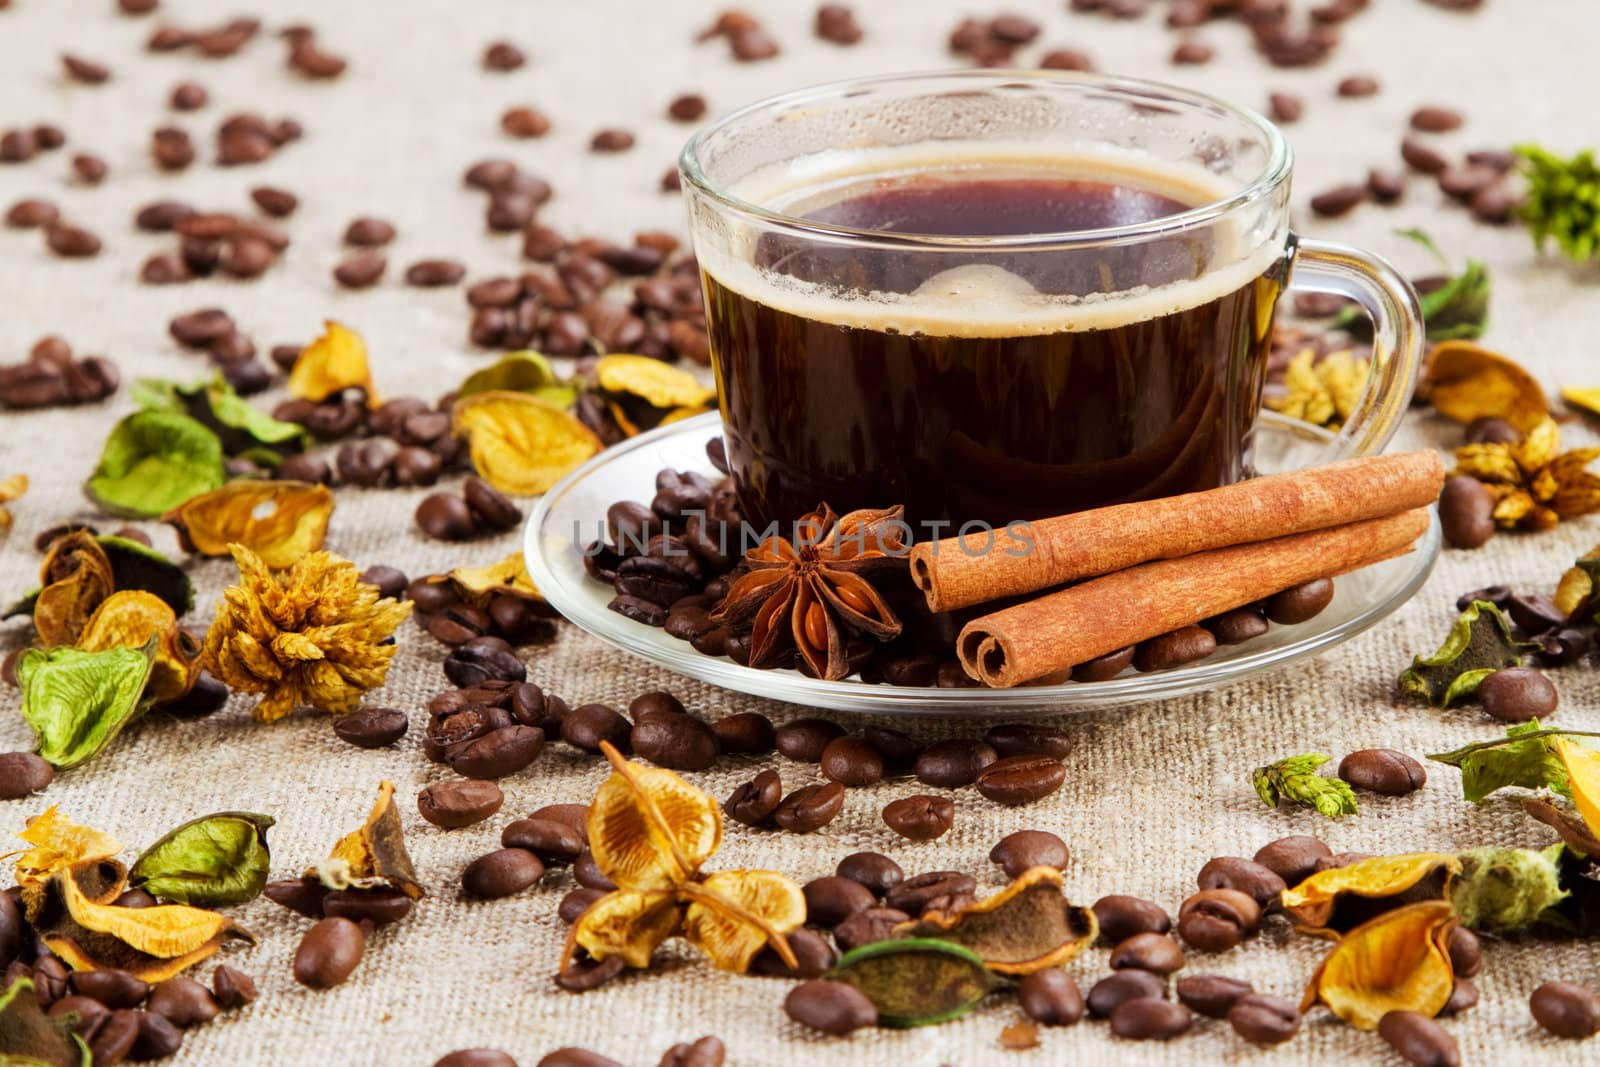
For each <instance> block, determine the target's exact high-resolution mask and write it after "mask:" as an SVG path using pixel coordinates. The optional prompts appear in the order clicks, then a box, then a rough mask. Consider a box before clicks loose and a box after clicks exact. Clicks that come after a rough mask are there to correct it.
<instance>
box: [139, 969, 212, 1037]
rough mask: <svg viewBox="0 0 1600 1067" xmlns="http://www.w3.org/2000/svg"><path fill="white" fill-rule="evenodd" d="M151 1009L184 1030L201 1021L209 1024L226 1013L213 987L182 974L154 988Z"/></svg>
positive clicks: (151, 992)
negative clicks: (215, 995) (212, 991)
mask: <svg viewBox="0 0 1600 1067" xmlns="http://www.w3.org/2000/svg"><path fill="white" fill-rule="evenodd" d="M145 1008H146V1010H147V1011H152V1012H155V1013H156V1014H157V1015H163V1016H165V1017H166V1019H167V1021H168V1022H170V1023H172V1025H174V1026H176V1027H178V1028H179V1029H180V1030H187V1029H188V1028H189V1027H191V1026H194V1025H196V1024H198V1023H208V1022H210V1021H211V1020H212V1019H215V1018H216V1017H217V1016H218V1015H220V1014H222V1009H221V1008H220V1007H219V1006H218V1005H217V1001H216V998H215V997H213V996H212V995H211V990H209V989H207V988H206V987H205V986H203V985H201V984H200V983H199V982H197V981H195V980H194V979H193V978H186V977H183V976H181V975H180V976H178V977H176V978H168V979H167V980H166V981H165V982H162V983H160V984H159V985H157V986H156V987H155V988H154V989H152V990H151V991H150V1000H149V1002H148V1003H147V1004H146V1005H145Z"/></svg>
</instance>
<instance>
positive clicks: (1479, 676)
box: [1400, 600, 1533, 708]
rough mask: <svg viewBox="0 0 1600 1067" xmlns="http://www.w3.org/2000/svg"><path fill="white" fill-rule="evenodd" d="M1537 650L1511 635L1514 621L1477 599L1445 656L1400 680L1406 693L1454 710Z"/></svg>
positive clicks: (1444, 648) (1453, 631) (1418, 662)
mask: <svg viewBox="0 0 1600 1067" xmlns="http://www.w3.org/2000/svg"><path fill="white" fill-rule="evenodd" d="M1532 647H1533V646H1532V645H1530V644H1527V643H1525V642H1522V641H1518V640H1517V639H1516V638H1515V637H1513V636H1512V635H1511V622H1510V620H1508V619H1507V618H1506V617H1505V614H1504V613H1503V612H1501V610H1500V609H1499V608H1497V607H1495V606H1494V605H1493V604H1491V603H1489V602H1488V601H1486V600H1475V601H1473V602H1472V603H1471V604H1469V605H1467V609H1466V610H1465V611H1463V612H1462V613H1461V614H1460V616H1458V617H1457V618H1456V621H1455V623H1454V624H1453V625H1452V626H1451V627H1450V634H1449V636H1448V637H1446V638H1445V640H1444V644H1442V645H1440V646H1439V651H1437V652H1435V653H1434V654H1433V655H1431V656H1425V657H1424V656H1418V657H1416V658H1415V659H1414V660H1412V661H1411V666H1410V667H1408V668H1407V669H1406V670H1405V672H1404V673H1403V674H1401V675H1400V693H1401V695H1402V696H1407V697H1411V698H1413V699H1416V700H1422V701H1425V702H1427V703H1429V704H1432V705H1433V706H1434V707H1436V708H1448V707H1449V706H1450V705H1452V704H1454V703H1455V702H1456V701H1458V700H1464V699H1466V698H1467V697H1469V696H1471V695H1472V694H1474V693H1476V692H1477V691H1478V686H1479V685H1481V684H1482V683H1483V680H1484V679H1485V678H1487V677H1489V675H1491V674H1493V673H1494V672H1495V671H1497V670H1499V669H1501V668H1502V667H1515V666H1517V665H1518V664H1519V663H1521V662H1522V654H1523V653H1524V652H1526V651H1528V650H1529V649H1531V648H1532Z"/></svg>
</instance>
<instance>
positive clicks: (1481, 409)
mask: <svg viewBox="0 0 1600 1067" xmlns="http://www.w3.org/2000/svg"><path fill="white" fill-rule="evenodd" d="M1427 387H1428V389H1429V390H1430V391H1429V399H1430V400H1431V401H1432V403H1433V407H1434V409H1435V410H1436V411H1438V412H1439V414H1441V415H1444V416H1446V417H1448V418H1451V419H1454V420H1456V421H1457V422H1463V423H1465V422H1471V421H1472V420H1473V419H1480V418H1487V417H1491V416H1492V417H1498V418H1502V419H1505V420H1506V421H1508V422H1510V423H1511V424H1512V425H1513V426H1515V427H1516V428H1517V429H1518V430H1521V431H1522V432H1524V433H1526V432H1527V431H1529V430H1531V429H1533V428H1534V427H1535V426H1536V425H1538V423H1539V421H1540V420H1541V419H1543V418H1545V417H1546V416H1547V415H1548V414H1549V410H1550V406H1549V404H1548V403H1547V402H1546V400H1545V397H1544V390H1543V389H1541V388H1539V383H1538V382H1537V381H1535V380H1534V378H1533V376H1532V375H1531V374H1529V373H1528V372H1527V371H1526V370H1523V369H1522V367H1521V366H1520V365H1519V364H1517V363H1516V362H1515V361H1514V360H1511V359H1508V358H1506V357H1505V356H1502V355H1501V354H1500V353H1498V352H1494V351H1491V350H1490V349H1487V348H1484V347H1483V346H1482V345H1476V344H1473V343H1472V342H1470V341H1459V340H1458V341H1445V342H1443V343H1441V344H1439V345H1436V346H1435V347H1434V349H1433V355H1432V356H1431V357H1429V360H1428V370H1427Z"/></svg>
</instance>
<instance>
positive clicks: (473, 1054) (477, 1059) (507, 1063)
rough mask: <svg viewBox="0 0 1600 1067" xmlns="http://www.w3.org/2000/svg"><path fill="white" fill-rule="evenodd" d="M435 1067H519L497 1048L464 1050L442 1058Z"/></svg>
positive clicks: (435, 1062)
mask: <svg viewBox="0 0 1600 1067" xmlns="http://www.w3.org/2000/svg"><path fill="white" fill-rule="evenodd" d="M433 1067H517V1061H516V1060H514V1059H512V1058H511V1055H510V1054H509V1053H506V1052H502V1051H500V1050H499V1049H497V1048H464V1049H457V1050H456V1051H455V1052H452V1053H450V1054H449V1055H447V1056H442V1057H440V1058H439V1059H438V1060H436V1061H434V1064H433Z"/></svg>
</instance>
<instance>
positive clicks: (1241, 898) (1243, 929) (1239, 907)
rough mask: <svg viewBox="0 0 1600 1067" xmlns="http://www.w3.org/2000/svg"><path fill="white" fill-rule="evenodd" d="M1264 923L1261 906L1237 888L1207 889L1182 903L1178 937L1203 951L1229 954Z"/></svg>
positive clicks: (1179, 913)
mask: <svg viewBox="0 0 1600 1067" xmlns="http://www.w3.org/2000/svg"><path fill="white" fill-rule="evenodd" d="M1260 920H1261V906H1260V905H1259V904H1257V903H1256V902H1255V899H1254V898H1253V897H1251V896H1249V895H1248V894H1245V893H1241V892H1239V891H1238V890H1236V889H1204V890H1201V891H1200V892H1198V893H1195V894H1193V895H1192V896H1190V897H1189V898H1188V899H1186V900H1185V901H1184V902H1183V907H1182V908H1181V909H1180V910H1179V912H1178V935H1179V936H1180V937H1182V938H1183V940H1184V942H1185V943H1187V944H1189V945H1192V946H1193V947H1195V948H1197V949H1199V950H1201V951H1202V952H1226V951H1228V950H1229V949H1231V948H1233V947H1234V946H1236V945H1238V944H1239V942H1240V941H1242V940H1244V939H1245V938H1246V937H1248V936H1249V935H1250V934H1252V933H1254V932H1255V930H1256V927H1257V926H1258V925H1259V923H1260Z"/></svg>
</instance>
